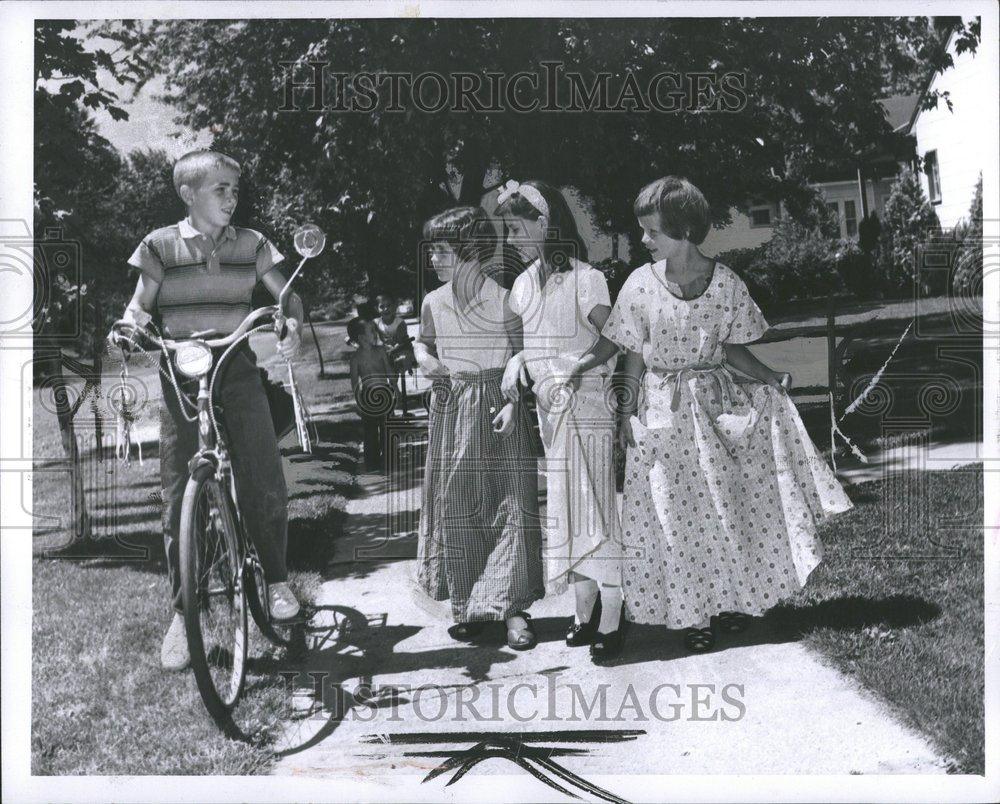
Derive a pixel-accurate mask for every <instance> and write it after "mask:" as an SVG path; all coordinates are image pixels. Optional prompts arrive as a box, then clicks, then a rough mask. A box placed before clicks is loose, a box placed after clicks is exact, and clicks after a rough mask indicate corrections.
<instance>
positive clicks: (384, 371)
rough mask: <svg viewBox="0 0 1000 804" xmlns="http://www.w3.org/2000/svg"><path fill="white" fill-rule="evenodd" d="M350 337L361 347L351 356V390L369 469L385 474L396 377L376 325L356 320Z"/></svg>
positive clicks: (349, 331) (349, 326)
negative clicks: (387, 430)
mask: <svg viewBox="0 0 1000 804" xmlns="http://www.w3.org/2000/svg"><path fill="white" fill-rule="evenodd" d="M347 337H348V338H350V339H351V340H352V341H353V342H354V343H356V344H357V345H358V348H357V351H355V352H353V353H352V354H351V388H352V389H353V391H354V399H355V401H356V402H357V403H358V413H359V414H360V415H361V424H362V427H363V430H364V450H365V469H367V470H368V471H370V472H371V471H381V470H382V469H383V468H384V466H385V463H384V457H385V420H386V416H387V415H388V413H389V410H391V405H392V402H393V397H394V394H393V388H392V386H391V385H390V377H393V376H395V375H394V372H393V369H392V366H391V365H390V364H389V356H388V355H387V354H386V353H385V349H384V348H383V347H382V345H381V344H380V343H379V336H378V330H377V329H376V328H375V323H374V322H372V321H366V320H365V319H363V318H354V319H352V320H351V321H349V322H348V324H347Z"/></svg>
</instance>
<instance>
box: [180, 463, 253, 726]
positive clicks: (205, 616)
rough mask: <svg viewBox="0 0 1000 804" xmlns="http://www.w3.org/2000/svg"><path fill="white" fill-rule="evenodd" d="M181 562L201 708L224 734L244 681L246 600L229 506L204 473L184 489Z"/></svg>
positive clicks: (208, 473)
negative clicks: (202, 702) (206, 710)
mask: <svg viewBox="0 0 1000 804" xmlns="http://www.w3.org/2000/svg"><path fill="white" fill-rule="evenodd" d="M180 558H181V566H180V571H181V594H182V596H183V601H184V624H185V626H186V628H187V640H188V650H189V652H190V654H191V668H192V669H193V670H194V675H195V679H196V680H197V682H198V690H199V692H200V693H201V697H202V700H203V701H204V702H205V707H206V708H207V709H208V711H209V714H210V715H211V716H212V717H213V718H214V719H215V721H216V723H218V725H219V726H220V727H223V728H225V727H227V726H228V725H229V723H230V713H231V712H232V709H233V707H234V706H235V705H236V701H237V700H238V699H239V697H240V693H241V692H242V690H243V680H244V677H245V675H246V663H247V600H246V589H245V587H244V584H243V560H242V557H241V552H240V550H239V537H238V531H237V525H236V517H235V514H234V509H233V503H232V500H231V499H230V497H229V494H228V492H227V491H226V490H225V489H224V488H223V487H222V486H221V485H220V484H219V482H218V481H217V480H216V478H215V476H214V474H213V473H212V472H211V470H210V469H207V468H206V469H201V470H199V471H196V472H195V474H193V475H192V476H191V478H190V479H189V480H188V483H187V487H186V488H185V489H184V501H183V504H182V506H181V526H180Z"/></svg>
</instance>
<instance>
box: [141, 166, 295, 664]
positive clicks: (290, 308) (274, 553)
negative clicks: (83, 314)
mask: <svg viewBox="0 0 1000 804" xmlns="http://www.w3.org/2000/svg"><path fill="white" fill-rule="evenodd" d="M241 170H242V169H241V167H240V165H239V163H238V162H236V161H235V160H234V159H232V158H231V157H229V156H226V155H225V154H222V153H218V152H215V151H207V150H203V151H192V152H190V153H187V154H185V155H184V156H182V157H181V158H180V159H178V160H177V162H176V164H175V165H174V173H173V179H174V187H175V188H176V190H177V194H178V195H179V196H180V197H181V200H182V201H183V202H184V204H185V206H186V207H187V210H188V216H187V217H186V218H185V219H184V220H182V221H180V222H179V223H176V224H174V225H172V226H166V227H163V228H162V229H157V230H155V231H154V232H151V233H150V234H148V235H147V236H146V237H145V238H144V239H143V241H142V242H141V243H140V244H139V247H138V248H137V249H136V250H135V252H134V253H133V254H132V256H131V257H130V258H129V261H128V262H129V265H131V266H133V267H134V268H136V269H138V270H139V272H140V275H139V280H138V283H137V285H136V289H135V293H134V294H133V296H132V300H131V301H130V302H129V304H128V306H127V307H126V309H125V314H124V315H123V317H122V322H124V323H127V324H131V325H133V326H136V327H144V326H145V325H146V324H148V323H149V322H150V320H151V319H152V316H153V314H154V313H156V314H158V316H159V318H160V320H161V328H162V330H163V332H164V335H165V336H168V337H170V338H174V339H183V338H187V337H192V336H196V335H199V334H201V335H204V333H206V332H209V331H211V332H213V334H214V335H215V336H216V337H218V336H223V335H228V334H229V333H231V332H233V331H234V330H235V329H236V328H237V327H238V326H239V324H240V323H241V322H242V321H243V319H244V318H245V317H246V316H247V315H248V314H249V313H250V310H251V294H252V292H253V289H254V287H255V285H256V284H257V283H258V282H263V283H264V285H265V286H266V287H267V289H268V290H269V291H270V292H271V293H272V294H273V295H274V298H275V300H278V297H279V294H280V293H281V290H282V288H283V287H284V285H285V278H284V276H282V274H281V272H280V271H278V270H276V269H275V266H276V265H277V264H278V263H279V262H281V260H282V259H284V258H283V257H282V255H281V253H280V252H279V251H278V250H277V249H276V248H275V247H274V246H273V245H272V244H271V242H270V241H269V240H268V239H267V238H266V237H265V236H264V235H262V234H260V233H259V232H256V231H254V230H253V229H244V228H240V227H234V226H232V225H230V223H229V221H230V219H231V218H232V215H233V212H234V211H235V208H236V204H237V201H238V198H239V178H240V173H241ZM283 312H284V313H285V315H286V316H287V326H288V330H287V334H286V335H285V337H283V338H282V339H281V340H280V341H278V351H279V353H280V354H281V355H282V356H284V357H291V356H292V355H294V354H295V353H296V352H297V351H298V348H299V345H300V326H301V325H300V322H301V321H302V317H303V310H302V301H301V299H299V297H298V296H297V295H296V294H294V293H292V294H290V295H289V296H288V297H287V300H286V302H285V309H284V310H283ZM219 356H220V354H219V353H217V354H215V355H214V358H215V359H216V360H217V359H218V358H219ZM163 359H164V360H168V359H170V358H169V355H164V356H163ZM178 381H179V384H180V387H181V390H182V391H184V392H185V393H187V394H191V393H192V391H197V381H194V382H193V384H192V381H187V382H185V381H183V378H182V377H178ZM160 385H161V388H162V395H163V404H162V405H161V406H160V478H161V483H162V487H163V540H164V547H165V549H166V554H167V568H168V574H169V577H170V585H171V593H172V602H173V608H174V618H173V621H172V622H171V624H170V627H169V629H168V630H167V633H166V636H165V637H164V640H163V646H162V648H161V650H160V663H161V665H162V666H163V668H164V669H165V670H183V669H184V668H185V667H187V666H188V664H189V661H190V658H189V656H188V646H187V635H186V633H185V627H184V618H183V614H182V601H181V589H180V572H179V566H180V556H179V543H178V530H179V527H180V513H181V502H182V498H183V495H184V487H185V485H186V483H187V478H188V461H189V460H190V459H191V457H192V456H193V455H194V453H195V451H196V450H197V447H198V431H197V427H198V424H197V422H190V421H188V420H187V419H186V418H185V416H184V413H183V411H182V410H181V403H180V402H179V401H178V399H177V395H176V392H175V390H174V387H173V385H172V384H171V382H170V380H169V379H168V378H166V377H164V372H163V371H161V372H160ZM217 387H218V389H219V390H218V394H217V396H216V401H217V402H218V403H220V404H221V406H222V407H223V409H224V410H225V424H226V432H227V434H228V438H227V441H228V444H229V448H230V454H231V458H232V464H233V471H234V474H235V478H236V490H237V498H238V504H239V506H240V510H241V511H242V512H243V521H244V523H245V526H246V529H247V535H248V536H249V537H250V539H251V540H252V541H253V543H254V545H255V546H256V548H257V551H258V553H259V554H260V560H261V563H262V564H263V568H264V574H265V577H266V580H267V582H268V587H269V590H270V600H269V604H270V610H271V616H272V617H274V618H275V619H277V620H287V619H291V618H293V617H295V616H296V615H297V614H298V612H299V603H298V601H297V600H296V599H295V595H294V594H293V593H292V591H291V589H290V588H289V586H288V582H287V581H288V570H287V568H286V566H285V549H286V545H287V537H288V492H287V488H286V485H285V477H284V473H283V470H282V466H281V455H280V452H279V450H278V441H277V438H276V437H275V433H274V429H273V425H272V422H271V416H270V410H269V408H268V402H267V397H266V395H265V392H264V387H263V384H262V381H261V377H260V370H259V369H258V367H257V362H256V357H255V355H254V353H253V351H252V350H251V349H250V347H249V345H248V343H247V342H246V341H244V343H243V344H242V345H241V346H240V347H239V348H238V349H237V351H236V352H235V353H234V354H232V355H231V356H230V357H229V358H228V359H227V365H226V366H225V367H224V368H223V371H222V373H221V374H220V376H219V380H218V385H217Z"/></svg>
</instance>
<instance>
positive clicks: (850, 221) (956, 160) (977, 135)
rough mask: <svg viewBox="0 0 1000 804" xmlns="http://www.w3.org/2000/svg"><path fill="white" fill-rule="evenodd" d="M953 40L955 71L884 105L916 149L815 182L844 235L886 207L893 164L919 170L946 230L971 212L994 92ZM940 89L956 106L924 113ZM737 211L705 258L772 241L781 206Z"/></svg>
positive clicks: (711, 240) (983, 68)
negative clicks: (861, 170) (925, 105)
mask: <svg viewBox="0 0 1000 804" xmlns="http://www.w3.org/2000/svg"><path fill="white" fill-rule="evenodd" d="M955 39H956V36H955V34H954V33H952V34H951V35H950V36H949V39H948V44H947V48H948V52H949V53H950V54H951V57H952V60H953V65H952V66H951V67H950V68H948V69H947V70H945V71H944V72H941V73H935V74H933V75H932V76H931V77H930V78H929V79H928V82H927V84H926V86H925V87H924V88H923V90H922V91H921V92H920V93H918V94H914V95H896V96H893V97H889V98H885V99H884V100H882V101H881V104H882V108H883V109H884V110H885V114H886V121H887V122H888V123H889V125H891V126H892V128H893V131H896V132H898V133H903V134H906V135H908V141H909V142H910V143H911V145H912V152H911V153H909V154H907V155H900V154H886V153H882V154H875V155H874V156H873V157H871V158H870V159H869V160H868V162H867V164H866V173H867V174H868V175H862V174H859V175H857V176H853V177H847V176H845V177H844V178H843V179H842V180H839V181H825V182H819V183H817V184H814V185H813V186H814V187H816V188H818V189H819V190H820V191H821V192H822V193H823V196H824V197H825V198H826V202H827V204H828V205H829V206H830V208H831V209H832V210H833V211H834V212H835V213H836V214H837V218H838V219H839V221H840V236H841V237H843V238H845V239H847V238H855V237H857V236H858V224H859V221H860V220H861V219H862V218H863V217H864V215H865V214H866V212H868V211H872V212H875V214H879V213H880V211H881V210H882V209H883V208H884V207H885V202H886V199H887V198H888V197H889V192H890V189H891V187H892V180H893V175H894V174H895V173H896V171H897V164H894V163H898V164H908V165H909V166H910V167H911V168H913V169H914V170H917V169H919V170H920V174H921V183H922V185H923V188H924V194H925V195H926V197H927V199H928V201H930V203H931V204H932V205H933V206H934V209H935V211H936V212H937V215H938V220H939V221H940V223H941V226H942V228H944V229H950V228H952V227H954V226H955V225H956V224H957V223H959V221H961V220H962V219H963V218H965V217H966V216H967V215H968V213H969V205H970V203H971V202H972V197H973V194H974V193H975V188H976V182H977V181H978V180H979V176H980V173H981V171H982V155H983V154H985V153H988V148H989V142H990V141H989V136H990V132H991V131H995V130H996V128H997V122H996V119H995V118H996V114H997V108H996V104H990V103H984V102H983V99H984V98H988V97H990V92H991V82H990V76H989V74H988V73H989V69H990V65H989V63H988V62H987V61H986V60H985V59H983V58H979V59H977V58H976V54H974V53H971V52H969V51H966V52H965V53H961V54H959V53H958V52H957V50H956V48H955ZM934 90H938V91H940V92H947V93H949V100H950V101H951V104H952V108H951V109H949V108H948V105H947V103H945V102H944V101H943V100H939V102H938V105H937V107H936V108H933V109H921V105H922V104H921V100H922V99H923V98H924V97H925V96H926V95H927V94H928V93H929V92H931V91H934ZM988 115H993V116H994V119H993V120H990V119H989V117H988ZM731 214H732V223H730V224H729V225H727V226H725V227H722V228H719V229H713V230H712V231H711V232H710V233H709V236H708V238H707V239H706V241H705V246H704V249H703V250H704V251H705V252H706V253H708V254H710V255H715V254H718V253H720V252H723V251H728V250H730V249H734V248H749V247H753V246H758V245H760V244H762V243H765V242H767V241H768V240H770V238H771V235H772V234H773V231H774V228H773V222H774V221H775V220H776V219H777V217H778V215H780V214H781V208H780V205H779V204H767V203H764V202H761V203H758V204H752V203H751V204H749V205H748V206H747V207H746V208H745V209H743V210H737V209H734V210H731Z"/></svg>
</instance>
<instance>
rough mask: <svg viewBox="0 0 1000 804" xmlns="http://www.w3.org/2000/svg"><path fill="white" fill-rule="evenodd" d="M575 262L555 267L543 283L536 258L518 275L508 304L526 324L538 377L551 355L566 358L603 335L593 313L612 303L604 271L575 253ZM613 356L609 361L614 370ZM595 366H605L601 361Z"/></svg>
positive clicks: (527, 351) (528, 353) (528, 360)
mask: <svg viewBox="0 0 1000 804" xmlns="http://www.w3.org/2000/svg"><path fill="white" fill-rule="evenodd" d="M572 265H573V268H572V270H570V271H566V272H563V273H552V274H550V275H549V277H548V279H547V280H546V282H545V286H544V287H542V286H541V277H540V270H541V263H540V261H539V260H535V262H533V263H532V264H531V265H529V266H528V267H527V268H526V269H525V270H524V271H523V272H522V273H521V274H520V276H518V277H517V279H515V280H514V286H513V287H512V288H511V291H510V301H509V304H510V309H511V310H512V311H513V312H514V313H515V314H516V315H518V316H520V318H521V321H522V324H523V329H524V356H525V365H526V366H527V368H528V371H529V373H530V374H531V376H532V378H533V379H534V380H536V381H538V380H539V379H541V378H542V377H541V375H543V374H547V373H548V372H549V371H551V370H552V366H551V365H550V364H551V358H553V357H558V358H565V359H566V360H560V361H558V363H559V364H561V365H562V364H565V363H566V361H567V360H575V359H576V358H578V357H580V356H581V355H582V354H584V353H585V352H586V351H587V350H588V349H590V348H591V347H592V346H593V345H594V344H595V343H596V342H597V340H598V338H599V337H600V334H601V333H600V330H598V329H597V327H595V326H594V325H593V324H592V323H591V321H590V319H589V317H588V316H589V315H590V313H591V311H592V310H593V309H594V308H595V307H597V306H598V305H602V304H603V305H605V306H606V307H611V296H610V295H609V293H608V283H607V280H606V279H605V278H604V274H602V273H601V272H600V271H598V270H597V269H596V268H591V267H590V266H589V265H587V263H585V262H580V261H579V260H576V259H572ZM614 365H615V358H614V357H612V358H611V359H610V360H609V361H608V363H607V370H608V373H609V374H610V372H611V371H613V370H614ZM593 370H594V371H602V367H601V366H598V367H597V368H595V369H593Z"/></svg>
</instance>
